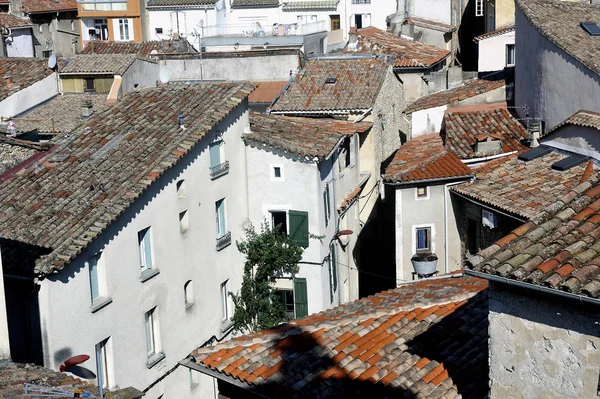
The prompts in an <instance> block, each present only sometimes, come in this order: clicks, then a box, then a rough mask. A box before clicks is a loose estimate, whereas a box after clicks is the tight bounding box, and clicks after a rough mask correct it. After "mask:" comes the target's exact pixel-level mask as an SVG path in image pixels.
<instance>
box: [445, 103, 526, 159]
mask: <svg viewBox="0 0 600 399" xmlns="http://www.w3.org/2000/svg"><path fill="white" fill-rule="evenodd" d="M440 135H441V136H442V139H443V140H444V142H445V144H446V145H447V146H448V147H449V149H450V151H452V152H453V153H454V154H455V155H456V156H457V157H459V158H461V159H469V158H478V157H481V156H487V155H494V154H491V153H485V154H482V153H478V152H476V146H475V143H476V142H477V141H478V140H477V136H478V135H484V136H488V137H490V138H492V139H495V140H496V139H497V138H499V137H501V140H500V141H501V146H500V150H499V152H498V153H500V152H512V151H519V150H522V149H524V148H525V147H524V146H523V144H521V141H522V140H524V139H525V138H527V132H526V130H525V128H524V127H523V125H521V123H520V122H519V121H518V120H517V119H516V118H515V117H514V116H513V115H512V114H511V113H510V112H509V111H508V110H507V109H506V105H505V104H485V105H478V106H463V107H456V108H450V109H448V110H447V111H446V114H445V115H444V121H443V125H442V132H441V134H440ZM479 141H481V140H479Z"/></svg>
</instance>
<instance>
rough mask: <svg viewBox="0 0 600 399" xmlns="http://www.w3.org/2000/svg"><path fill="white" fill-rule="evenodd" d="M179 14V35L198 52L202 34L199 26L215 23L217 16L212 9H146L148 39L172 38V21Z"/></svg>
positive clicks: (174, 26) (173, 27)
mask: <svg viewBox="0 0 600 399" xmlns="http://www.w3.org/2000/svg"><path fill="white" fill-rule="evenodd" d="M175 12H177V13H178V14H179V34H180V35H182V36H183V37H186V38H187V40H188V41H189V42H190V44H192V45H193V46H194V48H196V50H200V46H199V43H200V42H199V36H196V32H197V33H198V34H200V35H201V34H202V29H201V26H202V27H203V26H210V25H215V24H216V23H217V15H216V11H215V9H214V8H210V9H208V8H207V9H194V10H188V9H185V10H182V9H178V10H176V9H172V10H165V9H160V10H157V9H148V37H149V38H150V39H151V40H168V39H171V38H172V33H173V30H176V29H177V28H176V25H174V24H173V22H172V21H174V20H175V17H174V15H173V14H174V13H175ZM156 28H162V30H163V33H162V34H158V33H156Z"/></svg>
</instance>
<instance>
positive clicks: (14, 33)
mask: <svg viewBox="0 0 600 399" xmlns="http://www.w3.org/2000/svg"><path fill="white" fill-rule="evenodd" d="M9 37H10V38H11V39H12V42H11V44H10V45H9V44H8V43H7V42H6V38H4V37H3V40H5V42H4V43H5V44H6V55H7V56H8V57H33V56H35V54H34V51H33V35H32V33H31V28H25V29H11V30H10V36H9Z"/></svg>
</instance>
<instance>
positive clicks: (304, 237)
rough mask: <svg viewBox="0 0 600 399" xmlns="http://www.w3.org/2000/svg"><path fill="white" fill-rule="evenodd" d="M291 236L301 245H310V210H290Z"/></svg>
mask: <svg viewBox="0 0 600 399" xmlns="http://www.w3.org/2000/svg"><path fill="white" fill-rule="evenodd" d="M288 218H289V237H290V240H292V242H293V243H294V244H296V245H298V246H301V247H304V248H306V247H308V212H303V211H289V213H288Z"/></svg>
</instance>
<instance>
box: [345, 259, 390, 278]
mask: <svg viewBox="0 0 600 399" xmlns="http://www.w3.org/2000/svg"><path fill="white" fill-rule="evenodd" d="M335 264H336V265H338V266H343V267H346V268H348V269H350V270H356V271H358V272H359V273H364V274H369V275H371V276H374V277H379V278H385V279H388V280H394V281H396V277H390V276H384V275H381V274H377V273H371V272H368V271H366V270H361V269H358V268H356V267H353V266H350V265H345V264H343V263H340V262H337V261H336V262H335Z"/></svg>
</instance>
